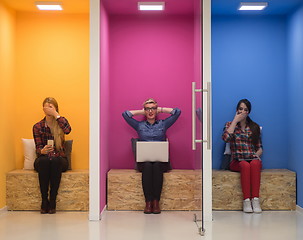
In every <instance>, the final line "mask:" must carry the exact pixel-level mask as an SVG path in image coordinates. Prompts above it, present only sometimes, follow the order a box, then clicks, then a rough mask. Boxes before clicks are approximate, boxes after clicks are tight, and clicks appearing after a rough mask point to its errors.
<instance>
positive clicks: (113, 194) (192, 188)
mask: <svg viewBox="0 0 303 240" xmlns="http://www.w3.org/2000/svg"><path fill="white" fill-rule="evenodd" d="M107 177H108V179H107V209H108V210H142V209H144V206H145V201H144V196H143V191H142V185H141V173H137V172H136V171H135V170H130V169H120V170H118V169H112V170H110V171H109V172H108V174H107ZM199 181H200V182H201V174H200V172H199V171H194V170H172V171H170V172H168V173H164V180H163V189H162V195H161V201H160V206H161V209H162V210H195V209H196V210H197V209H201V207H200V206H201V189H200V188H199V186H200V184H197V183H198V182H199Z"/></svg>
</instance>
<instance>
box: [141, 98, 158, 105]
mask: <svg viewBox="0 0 303 240" xmlns="http://www.w3.org/2000/svg"><path fill="white" fill-rule="evenodd" d="M150 103H153V104H156V105H157V106H158V103H157V101H156V100H155V99H153V98H149V99H146V100H145V101H144V103H143V106H145V105H146V104H150Z"/></svg>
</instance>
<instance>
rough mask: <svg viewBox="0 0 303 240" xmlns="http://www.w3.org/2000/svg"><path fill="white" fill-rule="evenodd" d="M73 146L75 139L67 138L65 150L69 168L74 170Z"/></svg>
mask: <svg viewBox="0 0 303 240" xmlns="http://www.w3.org/2000/svg"><path fill="white" fill-rule="evenodd" d="M72 148H73V140H66V141H65V142H64V150H65V156H66V157H67V160H68V170H72V162H71V161H72V159H71V155H72Z"/></svg>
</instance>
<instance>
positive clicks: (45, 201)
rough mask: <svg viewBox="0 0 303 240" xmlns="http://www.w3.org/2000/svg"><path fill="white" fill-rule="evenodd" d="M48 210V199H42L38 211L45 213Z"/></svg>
mask: <svg viewBox="0 0 303 240" xmlns="http://www.w3.org/2000/svg"><path fill="white" fill-rule="evenodd" d="M48 211H49V201H48V199H42V203H41V210H40V213H41V214H46V213H48Z"/></svg>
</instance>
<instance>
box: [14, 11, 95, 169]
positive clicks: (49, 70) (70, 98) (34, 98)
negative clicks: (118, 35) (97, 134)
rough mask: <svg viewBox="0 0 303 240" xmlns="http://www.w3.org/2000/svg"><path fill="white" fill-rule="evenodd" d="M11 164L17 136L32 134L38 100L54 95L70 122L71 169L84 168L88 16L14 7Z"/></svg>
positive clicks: (18, 140)
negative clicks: (13, 142)
mask: <svg viewBox="0 0 303 240" xmlns="http://www.w3.org/2000/svg"><path fill="white" fill-rule="evenodd" d="M16 22H17V27H16V88H15V92H16V108H15V110H16V113H17V118H16V125H17V127H16V133H15V145H16V147H17V149H16V166H17V168H22V167H23V151H22V144H21V138H33V136H32V126H33V125H34V124H35V123H36V122H38V121H40V120H41V119H42V118H43V117H44V114H43V111H42V101H43V100H44V98H45V97H54V98H56V99H57V101H58V103H59V110H60V114H61V115H62V116H65V117H66V118H67V119H68V120H69V122H70V124H71V126H72V132H71V133H70V134H69V135H68V136H67V137H66V139H73V140H74V144H73V152H72V168H73V169H87V168H88V165H89V164H88V162H89V159H88V147H89V143H88V139H89V136H88V133H89V15H88V14H62V13H25V12H18V13H17V17H16Z"/></svg>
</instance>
